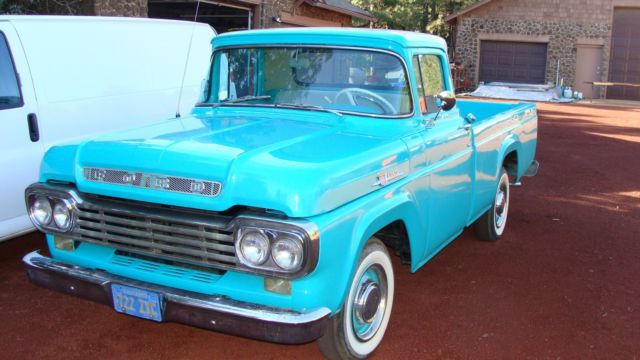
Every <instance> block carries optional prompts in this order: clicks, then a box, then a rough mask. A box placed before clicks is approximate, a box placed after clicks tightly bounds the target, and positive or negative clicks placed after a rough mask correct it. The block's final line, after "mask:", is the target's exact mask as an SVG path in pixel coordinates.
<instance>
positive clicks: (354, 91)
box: [333, 87, 396, 114]
mask: <svg viewBox="0 0 640 360" xmlns="http://www.w3.org/2000/svg"><path fill="white" fill-rule="evenodd" d="M342 95H345V96H346V97H347V100H349V103H350V104H351V105H354V106H355V105H356V98H355V96H354V95H360V96H361V97H363V98H365V99H367V100H369V101H371V102H372V103H374V104H376V105H377V106H379V107H380V109H381V110H382V111H384V113H385V114H395V113H396V108H395V107H393V105H391V103H390V102H389V101H387V99H385V98H383V97H382V96H380V95H378V94H376V93H374V92H371V91H369V90H365V89H362V88H356V87H350V88H344V89H342V90H340V91H338V93H337V94H336V96H334V97H333V102H334V103H337V102H338V98H339V97H341V96H342Z"/></svg>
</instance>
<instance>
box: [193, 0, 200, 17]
mask: <svg viewBox="0 0 640 360" xmlns="http://www.w3.org/2000/svg"><path fill="white" fill-rule="evenodd" d="M198 11H200V0H198V1H197V4H196V14H195V16H194V17H193V21H198Z"/></svg>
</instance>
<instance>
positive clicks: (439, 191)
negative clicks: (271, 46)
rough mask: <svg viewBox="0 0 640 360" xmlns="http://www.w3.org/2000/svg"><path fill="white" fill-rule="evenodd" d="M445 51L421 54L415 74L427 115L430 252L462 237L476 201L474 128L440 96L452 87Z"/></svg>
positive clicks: (417, 55)
mask: <svg viewBox="0 0 640 360" xmlns="http://www.w3.org/2000/svg"><path fill="white" fill-rule="evenodd" d="M445 59H446V56H445V54H444V53H424V54H416V55H414V57H413V59H412V60H413V69H414V71H415V73H414V76H415V78H416V82H417V83H418V86H417V90H418V96H419V97H418V99H419V105H420V111H421V113H422V119H423V126H424V127H425V131H424V141H425V155H426V166H427V168H428V169H429V172H428V173H429V179H430V181H429V189H428V197H427V201H428V202H429V207H428V208H429V213H428V215H427V216H428V218H429V219H428V225H429V228H428V229H427V231H428V234H429V244H428V246H427V254H429V253H431V252H433V251H436V250H438V249H439V248H440V247H442V246H443V245H444V244H445V243H447V242H448V241H450V240H451V239H453V237H455V236H457V235H458V234H459V233H460V232H461V231H462V229H463V228H464V227H465V225H466V221H467V219H468V216H469V211H470V209H471V200H472V196H471V195H472V170H473V162H472V160H473V150H472V146H471V141H472V139H471V132H470V128H468V127H466V126H464V125H465V123H464V119H463V118H462V117H460V113H459V110H458V108H457V107H454V108H453V109H451V110H449V111H441V110H440V107H439V100H438V98H437V95H438V94H439V93H441V92H442V91H445V90H451V89H452V87H451V84H450V83H449V81H448V79H449V77H448V76H445V72H444V71H445V69H447V68H448V67H447V63H446V61H445Z"/></svg>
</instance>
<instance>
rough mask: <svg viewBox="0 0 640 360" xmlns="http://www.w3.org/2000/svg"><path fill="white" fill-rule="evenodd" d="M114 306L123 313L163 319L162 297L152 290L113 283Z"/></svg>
mask: <svg viewBox="0 0 640 360" xmlns="http://www.w3.org/2000/svg"><path fill="white" fill-rule="evenodd" d="M111 294H112V295H113V308H114V309H115V310H116V311H117V312H119V313H123V314H129V315H133V316H137V317H139V318H143V319H149V320H153V321H162V308H161V306H160V305H161V304H162V301H161V300H162V297H161V296H160V295H159V294H157V293H154V292H152V291H147V290H143V289H138V288H134V287H130V286H125V285H119V284H111Z"/></svg>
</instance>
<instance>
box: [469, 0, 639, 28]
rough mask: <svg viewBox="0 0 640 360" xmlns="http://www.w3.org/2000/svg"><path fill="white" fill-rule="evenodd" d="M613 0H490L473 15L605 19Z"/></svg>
mask: <svg viewBox="0 0 640 360" xmlns="http://www.w3.org/2000/svg"><path fill="white" fill-rule="evenodd" d="M612 1H613V0H494V1H491V2H489V3H488V4H486V5H484V6H481V7H479V8H477V9H476V10H474V11H472V13H471V14H473V16H475V17H484V18H495V17H499V18H501V19H511V20H519V19H527V20H533V21H545V22H566V21H569V22H572V23H582V24H588V23H602V22H605V23H608V22H610V21H611V7H612ZM635 1H637V0H635Z"/></svg>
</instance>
